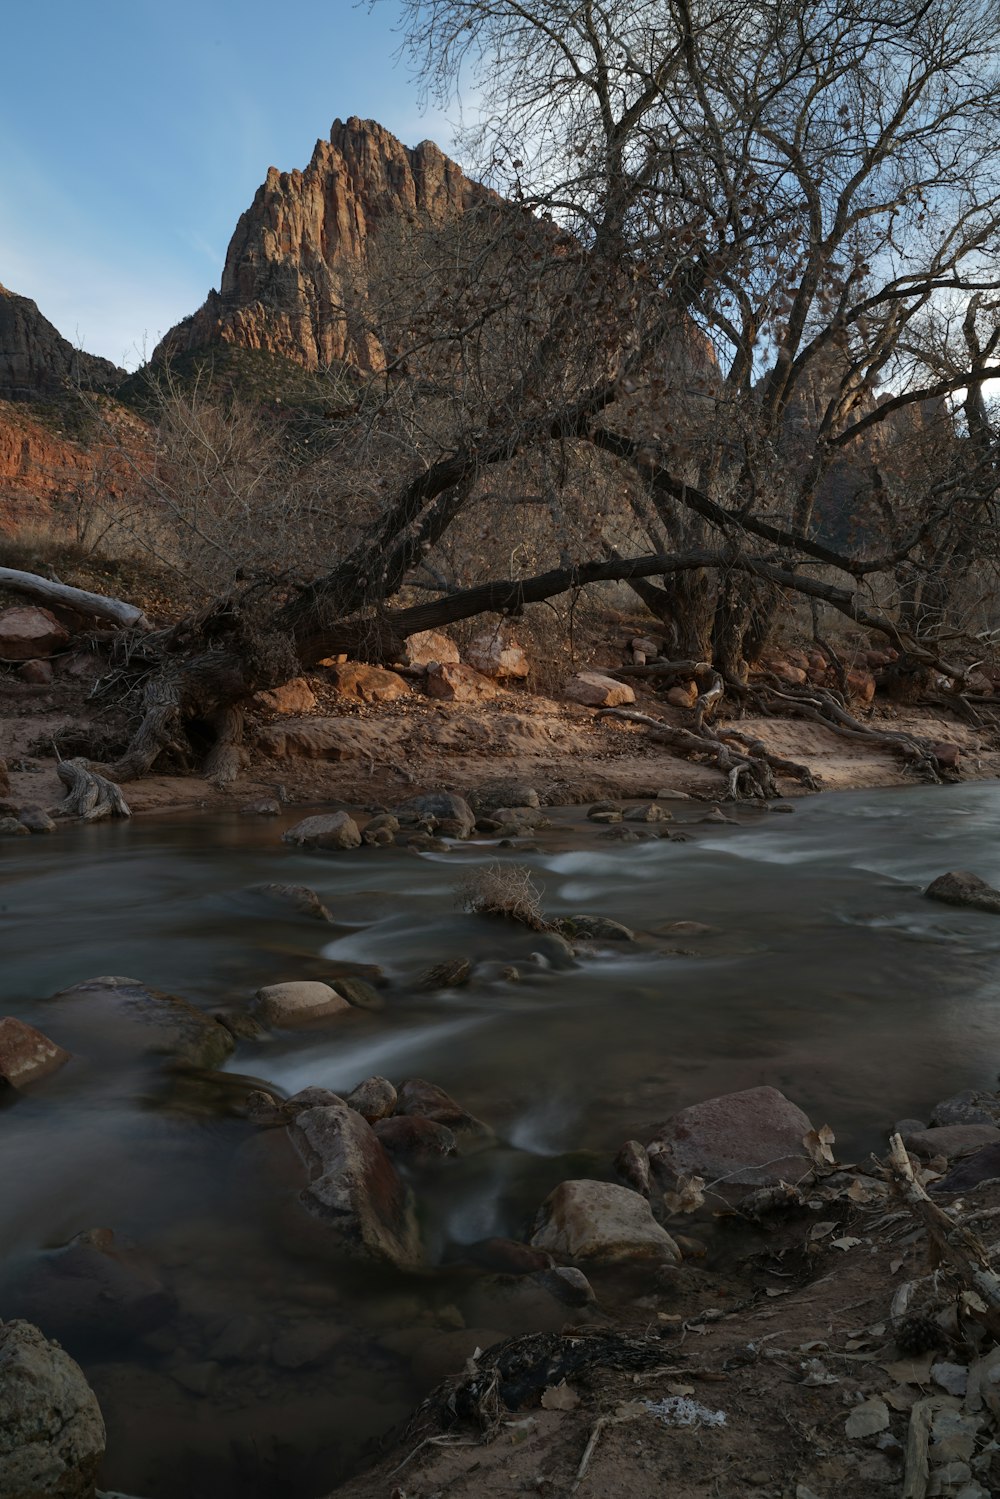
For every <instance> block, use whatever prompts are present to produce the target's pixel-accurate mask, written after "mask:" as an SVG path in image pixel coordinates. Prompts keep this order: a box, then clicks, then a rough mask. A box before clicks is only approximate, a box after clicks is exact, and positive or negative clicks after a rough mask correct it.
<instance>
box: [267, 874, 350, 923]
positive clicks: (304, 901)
mask: <svg viewBox="0 0 1000 1499" xmlns="http://www.w3.org/2000/svg"><path fill="white" fill-rule="evenodd" d="M250 889H251V890H252V891H253V893H254V894H255V895H262V896H263V897H264V898H265V900H268V901H271V902H273V903H274V904H275V905H277V906H283V907H285V909H286V910H289V911H293V912H295V914H296V915H298V916H308V917H310V918H311V919H312V920H313V921H330V922H332V921H333V917H332V916H331V915H330V912H329V911H328V910H327V908H326V906H324V904H323V902H322V901H321V900H320V898H319V896H318V895H317V894H316V892H315V890H310V888H309V886H308V885H276V884H271V883H268V884H263V885H251V886H250Z"/></svg>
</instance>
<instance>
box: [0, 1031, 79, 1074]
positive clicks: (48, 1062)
mask: <svg viewBox="0 0 1000 1499" xmlns="http://www.w3.org/2000/svg"><path fill="white" fill-rule="evenodd" d="M69 1055H70V1054H69V1052H68V1051H63V1049H62V1047H61V1046H57V1045H56V1043H55V1042H54V1041H50V1040H49V1038H48V1036H43V1035H42V1032H41V1031H36V1030H35V1027H34V1026H33V1025H28V1024H27V1022H26V1021H24V1020H16V1019H15V1018H14V1016H13V1015H7V1016H5V1017H4V1019H3V1020H0V1086H6V1087H9V1088H25V1087H27V1086H28V1084H29V1083H34V1082H37V1081H38V1079H39V1078H42V1077H47V1076H48V1075H49V1073H50V1072H56V1071H57V1070H58V1069H59V1068H60V1067H62V1066H63V1065H64V1064H65V1063H66V1062H68V1061H69Z"/></svg>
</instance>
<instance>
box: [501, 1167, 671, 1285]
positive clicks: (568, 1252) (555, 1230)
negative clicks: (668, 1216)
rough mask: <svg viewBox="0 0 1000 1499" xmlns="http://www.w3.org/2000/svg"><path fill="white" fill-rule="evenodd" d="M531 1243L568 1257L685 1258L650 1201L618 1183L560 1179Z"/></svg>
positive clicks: (541, 1215) (590, 1258) (545, 1203)
mask: <svg viewBox="0 0 1000 1499" xmlns="http://www.w3.org/2000/svg"><path fill="white" fill-rule="evenodd" d="M531 1242H532V1244H533V1245H534V1247H535V1248H536V1249H545V1250H548V1252H549V1253H550V1254H552V1255H555V1256H556V1257H557V1258H559V1259H566V1260H662V1261H666V1263H667V1264H671V1265H679V1264H680V1262H681V1253H680V1250H679V1249H678V1248H677V1245H676V1244H675V1243H674V1241H673V1239H672V1238H671V1237H670V1235H669V1234H668V1233H667V1231H666V1229H665V1228H661V1227H660V1225H659V1224H658V1223H657V1221H656V1219H655V1218H654V1217H653V1214H652V1212H651V1210H650V1206H649V1203H648V1202H647V1201H646V1199H645V1198H644V1197H640V1195H639V1193H638V1192H632V1191H630V1190H629V1188H628V1187H619V1186H616V1185H615V1184H614V1183H613V1182H599V1181H567V1182H561V1183H560V1185H559V1186H558V1187H556V1189H555V1191H554V1192H551V1193H550V1194H549V1196H548V1197H547V1198H546V1199H545V1202H544V1203H543V1204H542V1206H541V1208H540V1209H539V1213H538V1218H537V1219H536V1223H535V1232H534V1234H533V1235H532V1239H531Z"/></svg>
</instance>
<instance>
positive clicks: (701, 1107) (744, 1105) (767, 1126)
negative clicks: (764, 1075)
mask: <svg viewBox="0 0 1000 1499" xmlns="http://www.w3.org/2000/svg"><path fill="white" fill-rule="evenodd" d="M811 1129H812V1125H811V1123H810V1121H809V1119H808V1117H807V1115H805V1114H804V1113H803V1112H802V1110H801V1109H800V1108H798V1107H797V1106H796V1105H795V1104H793V1103H791V1102H790V1101H789V1099H787V1098H786V1097H785V1096H784V1094H783V1093H779V1092H778V1090H777V1088H767V1087H764V1088H747V1089H745V1090H744V1091H742V1092H739V1093H724V1094H722V1095H721V1096H720V1097H718V1098H709V1099H707V1100H706V1101H705V1102H704V1103H696V1104H692V1105H691V1107H690V1108H687V1109H682V1110H681V1111H680V1113H678V1114H674V1115H673V1116H672V1117H671V1118H670V1119H668V1120H667V1122H666V1123H665V1124H663V1125H661V1126H660V1128H659V1129H658V1130H657V1132H656V1134H655V1136H654V1137H653V1139H652V1140H651V1141H650V1143H649V1144H648V1146H647V1150H648V1152H649V1157H650V1161H651V1164H652V1167H653V1170H654V1172H655V1173H656V1174H657V1175H658V1176H660V1175H662V1176H667V1177H677V1176H702V1177H704V1178H705V1179H706V1181H710V1182H716V1181H719V1182H720V1183H721V1186H722V1188H723V1189H724V1188H726V1187H733V1188H735V1187H745V1186H776V1185H777V1184H778V1182H780V1181H789V1182H795V1181H798V1180H799V1179H800V1178H801V1177H803V1176H805V1175H806V1174H807V1173H808V1172H809V1171H810V1170H811V1167H812V1162H811V1160H810V1159H809V1157H808V1156H807V1155H806V1154H805V1151H804V1149H803V1145H802V1141H803V1137H804V1136H805V1135H807V1134H808V1133H809V1131H810V1130H811Z"/></svg>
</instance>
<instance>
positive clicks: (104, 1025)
mask: <svg viewBox="0 0 1000 1499" xmlns="http://www.w3.org/2000/svg"><path fill="white" fill-rule="evenodd" d="M46 1005H47V1006H49V1007H51V1008H52V1010H53V1011H55V1012H57V1013H58V1016H59V1035H60V1036H61V1037H62V1039H63V1040H64V1041H65V1042H67V1043H68V1044H69V1046H70V1047H71V1049H72V1050H73V1051H74V1052H76V1053H77V1054H79V1055H81V1056H92V1057H93V1056H96V1057H101V1058H103V1059H108V1060H114V1059H116V1058H119V1057H129V1056H136V1055H139V1056H142V1055H149V1056H157V1055H159V1056H166V1057H170V1058H172V1059H173V1060H174V1061H178V1062H186V1063H187V1064H188V1065H189V1066H191V1067H206V1068H212V1067H218V1066H219V1065H220V1064H221V1063H222V1062H224V1061H225V1059H226V1057H228V1056H229V1053H230V1052H231V1051H232V1050H233V1048H234V1047H235V1045H236V1042H235V1041H234V1039H233V1037H232V1034H231V1033H230V1032H229V1031H228V1030H226V1028H225V1026H222V1025H219V1024H218V1022H217V1021H215V1020H213V1019H212V1018H211V1017H210V1016H208V1015H206V1014H205V1013H204V1012H203V1011H202V1010H199V1009H197V1008H196V1006H195V1005H192V1004H188V1002H187V1000H186V999H181V998H179V996H178V995H176V994H164V993H162V992H161V991H160V990H159V989H150V988H148V987H147V986H146V985H145V984H143V983H140V981H139V980H138V979H130V978H117V977H101V978H93V979H86V980H85V981H84V982H83V983H82V984H74V985H73V987H72V988H70V989H63V990H61V991H60V992H59V993H58V994H55V995H53V997H52V998H51V999H49V1000H47V1001H46Z"/></svg>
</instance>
